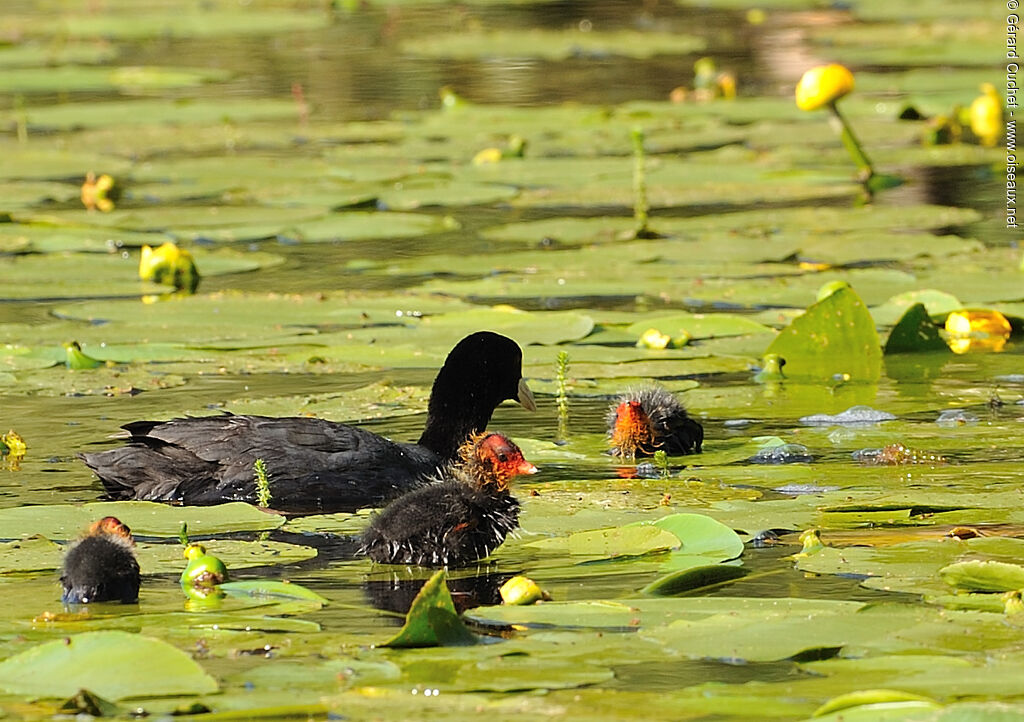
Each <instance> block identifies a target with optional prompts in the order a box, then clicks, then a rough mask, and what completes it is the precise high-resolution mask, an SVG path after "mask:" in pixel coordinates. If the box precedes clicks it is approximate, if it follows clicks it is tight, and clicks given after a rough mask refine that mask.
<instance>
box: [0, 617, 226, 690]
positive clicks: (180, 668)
mask: <svg viewBox="0 0 1024 722" xmlns="http://www.w3.org/2000/svg"><path fill="white" fill-rule="evenodd" d="M0 688H2V689H4V690H5V691H7V692H10V693H12V694H20V695H31V696H35V697H70V696H71V695H73V694H75V693H76V692H78V690H80V689H88V690H91V691H93V692H95V693H96V694H99V695H101V696H103V697H107V698H109V699H113V700H118V699H124V698H125V697H155V696H160V695H174V694H181V695H184V694H190V695H195V694H209V693H211V692H216V691H217V682H216V681H215V680H214V679H213V677H211V676H210V675H208V674H207V673H206V672H204V671H203V668H202V667H200V666H199V665H198V664H197V663H196V662H194V661H193V660H192V658H191V657H189V656H188V655H187V654H185V653H184V652H182V651H180V650H178V649H176V648H174V647H172V646H171V645H169V644H167V643H166V642H161V641H160V640H158V639H151V638H149V637H144V636H142V635H140V634H129V633H127V632H117V631H106V632H85V633H83V634H77V635H75V636H72V637H68V638H67V639H57V640H54V641H52V642H44V643H43V644H40V645H37V646H35V647H32V648H31V649H28V650H26V651H24V652H21V653H19V654H15V655H13V656H11V657H8V658H7V659H5V660H4V661H3V662H0Z"/></svg>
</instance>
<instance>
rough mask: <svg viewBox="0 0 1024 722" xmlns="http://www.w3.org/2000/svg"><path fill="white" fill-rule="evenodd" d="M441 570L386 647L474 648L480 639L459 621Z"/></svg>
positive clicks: (425, 585)
mask: <svg viewBox="0 0 1024 722" xmlns="http://www.w3.org/2000/svg"><path fill="white" fill-rule="evenodd" d="M447 579H448V577H447V574H446V573H445V571H444V570H443V569H442V570H440V571H438V572H436V573H435V574H434V575H433V576H432V577H430V579H428V580H427V583H426V584H424V585H423V587H422V588H421V589H420V591H419V593H418V594H417V595H416V598H415V599H413V601H412V606H411V607H410V608H409V613H408V614H407V615H406V618H405V626H403V627H402V628H401V629H400V630H399V631H398V634H396V635H395V636H394V637H392V638H391V639H390V640H389V641H388V642H387V643H385V644H384V645H383V646H386V647H434V646H438V645H442V646H444V645H472V644H476V642H477V639H476V637H475V636H474V635H473V633H472V632H470V631H469V629H467V628H466V625H465V624H464V623H463V622H462V620H461V619H459V616H458V613H457V612H456V611H455V604H454V603H453V602H452V596H451V594H450V593H449V591H448V582H447Z"/></svg>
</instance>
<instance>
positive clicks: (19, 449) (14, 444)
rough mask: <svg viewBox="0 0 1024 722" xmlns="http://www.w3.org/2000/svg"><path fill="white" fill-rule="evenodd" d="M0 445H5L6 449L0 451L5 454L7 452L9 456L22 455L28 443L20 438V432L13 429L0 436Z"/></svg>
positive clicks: (26, 449)
mask: <svg viewBox="0 0 1024 722" xmlns="http://www.w3.org/2000/svg"><path fill="white" fill-rule="evenodd" d="M0 447H5V448H6V450H4V449H0V451H2V452H3V453H5V454H7V453H9V454H10V455H11V456H24V455H25V452H26V451H28V445H27V444H26V443H25V440H24V439H23V438H21V434H19V433H18V432H17V431H14V430H13V429H12V430H11V431H8V432H7V433H6V434H4V435H3V436H0Z"/></svg>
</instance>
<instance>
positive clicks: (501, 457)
mask: <svg viewBox="0 0 1024 722" xmlns="http://www.w3.org/2000/svg"><path fill="white" fill-rule="evenodd" d="M498 461H500V462H501V463H503V464H504V463H505V462H506V461H508V454H506V453H505V452H504V451H499V452H498Z"/></svg>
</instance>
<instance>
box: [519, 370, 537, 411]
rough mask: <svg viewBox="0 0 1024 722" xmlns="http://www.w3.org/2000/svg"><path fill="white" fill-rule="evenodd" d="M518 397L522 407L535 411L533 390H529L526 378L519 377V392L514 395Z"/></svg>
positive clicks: (535, 404) (535, 403)
mask: <svg viewBox="0 0 1024 722" xmlns="http://www.w3.org/2000/svg"><path fill="white" fill-rule="evenodd" d="M516 398H517V399H519V403H520V404H522V405H523V408H524V409H526V410H527V411H536V410H537V402H536V401H535V400H534V398H533V392H532V391H530V387H529V386H527V385H526V379H524V378H521V379H519V393H518V394H517V395H516Z"/></svg>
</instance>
